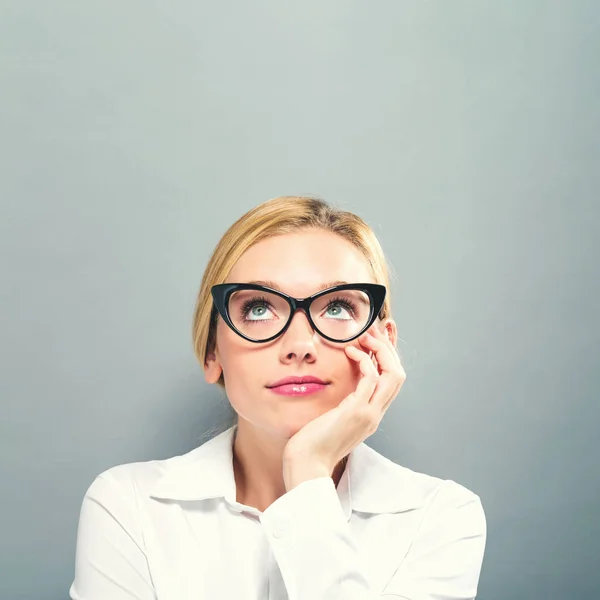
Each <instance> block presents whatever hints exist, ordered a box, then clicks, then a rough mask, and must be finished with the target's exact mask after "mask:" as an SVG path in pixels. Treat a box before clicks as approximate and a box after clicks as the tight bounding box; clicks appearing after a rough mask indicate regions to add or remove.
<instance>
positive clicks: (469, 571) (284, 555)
mask: <svg viewBox="0 0 600 600" xmlns="http://www.w3.org/2000/svg"><path fill="white" fill-rule="evenodd" d="M262 523H263V526H264V527H265V529H266V533H267V537H268V539H269V541H270V543H271V547H272V550H273V553H274V555H275V558H276V560H277V563H278V565H279V568H280V570H281V574H282V577H283V580H284V582H285V585H286V588H287V590H288V594H289V600H330V599H331V598H335V599H336V600H376V599H379V598H389V599H390V600H391V599H392V598H397V599H398V600H472V599H473V598H475V595H476V592H477V583H478V580H479V574H480V570H481V564H482V561H483V552H484V547H485V539H486V524H485V516H484V513H483V509H482V507H481V503H480V501H479V497H478V496H476V495H475V494H473V493H472V492H470V491H468V490H466V489H465V488H463V487H462V486H459V485H458V484H456V483H455V482H453V481H445V482H444V483H443V484H442V485H441V486H440V488H438V490H437V492H436V494H435V496H434V497H433V498H432V500H431V501H430V503H429V505H428V506H427V507H426V508H425V511H424V516H423V520H422V522H421V524H420V527H419V529H418V531H417V534H416V536H415V539H414V540H413V542H412V544H411V547H410V550H409V552H408V554H407V555H406V557H405V558H404V559H403V560H402V557H401V556H399V557H398V563H399V565H398V568H397V570H396V572H395V573H394V575H393V577H392V578H391V580H390V581H389V582H387V584H386V585H385V587H384V589H383V591H381V590H380V589H373V587H372V584H371V583H370V581H369V579H368V575H367V570H366V565H364V564H363V558H362V556H361V555H360V552H359V548H358V545H357V542H356V540H355V539H354V537H353V535H352V532H351V530H350V524H349V523H348V522H347V521H346V518H345V516H344V514H343V511H342V510H341V505H340V503H339V498H338V496H337V492H336V489H335V486H334V483H333V480H332V479H331V478H329V477H320V478H314V479H310V480H306V481H304V482H303V483H301V484H298V485H297V486H296V487H294V488H293V489H291V490H290V491H289V492H287V493H286V494H284V495H283V496H281V497H280V498H278V499H277V500H276V501H275V502H274V503H273V504H271V505H270V506H269V507H268V508H267V509H266V510H265V511H264V513H263V518H262ZM381 543H382V552H388V551H389V552H393V551H394V540H393V539H389V540H386V539H382V540H381Z"/></svg>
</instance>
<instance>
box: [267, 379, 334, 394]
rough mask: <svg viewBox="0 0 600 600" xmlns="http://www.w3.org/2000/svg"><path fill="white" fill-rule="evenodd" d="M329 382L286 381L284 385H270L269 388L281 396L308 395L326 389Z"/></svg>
mask: <svg viewBox="0 0 600 600" xmlns="http://www.w3.org/2000/svg"><path fill="white" fill-rule="evenodd" d="M328 385H329V384H328V383H314V382H307V383H284V384H282V385H275V386H269V387H268V388H267V389H269V390H271V391H272V392H273V393H275V394H279V395H281V396H308V395H310V394H314V393H316V392H320V391H321V390H324V389H325V388H326V387H327V386H328Z"/></svg>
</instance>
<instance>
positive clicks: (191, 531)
mask: <svg viewBox="0 0 600 600" xmlns="http://www.w3.org/2000/svg"><path fill="white" fill-rule="evenodd" d="M234 437H235V426H234V427H232V428H230V429H228V430H226V431H225V432H223V433H221V434H219V435H217V436H215V437H214V438H212V439H211V440H209V441H208V442H206V443H204V444H202V445H201V446H200V447H198V448H196V449H195V450H193V451H191V452H189V453H187V454H185V455H183V456H178V457H174V458H170V459H166V460H157V461H148V462H138V463H130V464H125V465H120V466H117V467H113V468H111V469H108V470H107V471H105V472H104V473H102V474H101V475H99V476H98V477H97V478H96V480H95V481H94V482H93V483H92V485H91V486H90V488H89V489H88V491H87V493H86V495H85V497H84V500H83V506H82V511H81V517H80V522H79V532H78V540H77V563H76V573H75V580H74V582H73V584H72V586H71V590H70V597H71V598H72V600H134V599H135V600H221V599H222V600H229V599H231V600H325V599H326V598H327V599H330V598H335V599H339V600H374V599H375V598H390V599H391V598H397V599H401V598H403V599H406V600H451V599H452V600H459V599H460V600H467V599H472V598H475V595H476V593H477V584H478V580H479V573H480V569H481V563H482V560H483V554H484V547H485V541H486V522H485V516H484V512H483V509H482V506H481V502H480V499H479V497H478V496H477V495H476V494H474V493H473V492H471V491H469V490H468V489H466V488H465V487H463V486H461V485H459V484H458V483H455V482H454V481H452V480H443V479H439V478H436V477H432V476H429V475H425V474H422V473H418V472H415V471H412V470H410V469H408V468H406V467H403V466H401V465H398V464H396V463H394V462H392V461H391V460H389V459H387V458H386V457H384V456H382V455H381V454H379V453H377V452H376V451H375V450H374V449H372V448H371V447H370V446H368V445H367V444H365V443H361V444H360V445H359V446H358V447H357V448H355V449H354V450H353V451H352V452H351V454H350V456H349V459H348V462H347V466H346V469H345V470H344V473H343V475H342V477H341V480H340V482H339V484H338V486H337V488H336V487H335V486H334V483H333V480H332V479H331V478H327V477H323V478H317V479H313V480H311V481H307V482H304V483H302V484H300V485H299V486H297V487H295V488H294V489H292V490H291V491H289V492H287V493H285V494H284V495H282V496H281V497H280V498H278V499H277V500H276V501H275V502H273V503H272V504H271V505H270V506H269V507H268V508H267V509H266V510H264V511H260V510H259V509H257V508H255V507H252V506H248V505H245V504H242V503H240V502H238V501H237V500H236V486H235V479H234V474H233V456H232V448H233V438H234Z"/></svg>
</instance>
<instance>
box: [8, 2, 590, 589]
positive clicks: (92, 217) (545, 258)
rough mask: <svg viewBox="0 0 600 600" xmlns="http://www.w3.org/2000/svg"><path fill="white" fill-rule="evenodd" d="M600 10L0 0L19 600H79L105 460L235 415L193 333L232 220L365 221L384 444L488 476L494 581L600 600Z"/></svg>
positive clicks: (482, 490)
mask: <svg viewBox="0 0 600 600" xmlns="http://www.w3.org/2000/svg"><path fill="white" fill-rule="evenodd" d="M599 22H600V6H599V5H598V3H596V2H593V1H589V2H585V1H574V2H567V1H563V2H558V1H556V2H532V1H525V2H524V1H522V0H520V1H517V0H513V1H510V2H507V1H504V2H487V1H479V2H476V1H472V2H467V1H452V2H451V1H446V2H442V1H440V2H424V1H419V2H401V1H398V0H394V1H387V2H383V1H381V2H352V1H348V0H346V1H343V2H342V1H332V2H315V1H310V2H302V3H285V2H275V1H271V2H267V1H264V0H263V1H256V0H255V1H254V2H248V3H246V2H237V3H228V2H223V3H218V2H216V3H215V2H212V3H209V2H192V1H185V2H183V1H180V2H170V3H166V2H162V3H158V2H151V1H148V0H144V1H143V2H142V1H139V0H138V1H129V2H81V1H79V0H78V1H71V2H66V1H64V2H39V3H34V2H27V1H13V2H6V1H5V2H2V4H1V10H0V65H1V73H0V88H1V94H0V127H1V134H0V144H1V148H0V169H1V172H0V200H1V202H2V210H1V220H0V250H1V252H0V265H1V279H0V286H1V287H0V291H1V299H2V310H1V311H0V319H1V331H2V335H1V337H0V364H1V368H2V376H1V381H0V385H1V388H0V393H1V402H2V405H1V407H2V412H1V415H2V419H1V422H0V428H1V429H0V434H1V435H0V455H1V463H0V485H1V493H0V519H1V520H2V521H1V523H0V531H1V534H0V597H1V598H2V599H6V600H9V599H10V600H12V599H15V598H18V599H24V600H34V599H36V600H37V599H40V598H48V599H51V600H59V599H65V598H66V597H67V592H68V588H69V586H70V584H71V581H72V578H73V567H74V552H75V536H76V529H77V520H78V516H79V508H80V504H81V501H82V498H83V494H84V492H85V490H86V489H87V487H88V485H89V484H90V483H91V482H92V480H93V479H94V477H95V476H96V475H97V474H98V473H99V472H101V471H102V470H104V469H106V468H108V467H110V466H112V465H115V464H120V463H124V462H130V461H136V460H146V459H151V458H165V457H168V456H172V455H174V454H179V453H182V452H186V451H187V450H189V449H191V448H193V447H195V446H197V445H198V444H199V443H200V442H201V441H204V440H205V439H207V437H208V436H210V437H212V435H214V432H215V431H216V430H223V429H224V428H225V427H227V426H228V422H229V419H230V414H231V413H230V408H229V406H228V404H227V401H226V399H225V397H224V396H223V395H222V394H221V393H220V392H219V391H218V390H217V389H215V388H214V387H211V386H208V385H207V384H205V383H204V380H203V374H202V371H201V369H200V366H199V365H197V364H196V362H195V358H194V356H193V353H192V346H191V333H190V323H191V319H192V311H193V306H194V301H195V296H196V293H197V291H198V288H199V284H200V279H201V277H202V272H203V269H204V267H205V265H206V262H207V260H208V256H209V254H210V252H211V251H212V249H213V248H214V245H215V244H216V243H217V241H218V239H219V238H220V236H221V235H222V234H223V232H224V231H225V230H226V228H227V227H228V226H229V225H230V224H231V223H232V222H233V221H234V220H235V219H237V218H238V217H239V216H241V214H243V213H244V212H245V211H246V210H248V209H250V208H251V207H253V206H255V205H256V204H259V203H261V202H263V201H265V200H267V199H269V198H272V197H274V196H278V195H287V194H298V193H312V194H316V195H319V196H322V197H323V198H325V199H326V200H329V201H331V202H333V203H335V204H337V205H338V206H341V207H344V208H347V209H349V210H352V211H355V212H357V213H358V214H360V215H361V216H362V217H363V218H365V219H366V220H367V221H368V222H369V223H370V224H371V225H372V226H373V228H374V229H375V231H376V233H377V235H378V236H379V237H380V239H381V242H382V244H383V246H384V249H385V250H386V252H387V254H388V256H389V258H390V261H391V262H392V264H393V265H394V268H395V271H396V278H395V279H394V283H393V285H392V294H393V296H392V297H393V307H394V311H395V317H396V320H397V322H398V326H399V332H400V335H401V337H402V342H401V343H400V351H401V353H402V356H403V359H404V363H405V367H406V370H407V374H408V379H407V382H406V384H405V386H404V388H403V390H402V392H401V394H400V396H399V397H398V399H397V400H396V401H395V403H394V404H393V405H392V407H391V408H390V409H389V411H388V413H387V414H386V416H385V418H384V420H383V422H382V424H381V427H380V430H379V431H378V432H377V433H376V434H374V435H373V436H372V437H371V438H369V440H368V443H369V445H371V446H372V447H374V448H375V449H376V450H378V451H379V452H381V453H383V454H384V455H386V456H388V457H389V458H391V459H392V460H394V461H396V462H399V463H401V464H404V465H406V466H408V467H410V468H413V469H416V470H420V471H424V472H426V473H429V474H432V475H436V476H440V477H445V478H450V479H454V480H456V481H458V482H460V483H462V484H463V485H465V486H467V487H468V488H470V489H472V490H473V491H475V492H476V493H478V494H479V495H480V496H481V498H482V501H483V505H484V508H485V510H486V515H487V520H488V544H487V550H486V556H485V561H484V565H483V570H482V574H481V580H480V588H479V592H480V593H479V595H478V598H482V599H485V600H505V599H506V598H511V599H513V600H530V599H534V598H536V599H537V598H540V599H544V600H554V599H556V600H564V599H565V598H570V599H586V600H589V599H590V598H597V597H599V596H600V575H599V569H598V560H599V557H600V545H599V541H598V540H599V536H600V522H599V518H598V513H599V507H600V501H599V500H598V494H599V492H600V485H599V477H598V468H597V467H598V460H599V444H600V442H599V440H598V435H597V429H598V422H599V416H600V415H599V408H598V407H599V404H600V403H599V402H598V392H597V386H598V383H599V375H598V360H597V340H598V337H599V334H600V331H599V329H600V328H599V318H598V313H597V311H596V307H597V305H598V285H599V283H598V282H599V279H600V278H599V276H598V269H597V267H596V263H595V261H596V259H597V256H598V251H599V247H598V245H599V243H598V241H597V238H596V236H597V233H598V227H599V225H600V207H599V201H598V187H599V184H600V181H599V179H600V177H599V174H598V173H599V172H600V169H599V165H598V158H599V142H598V139H599V134H600V100H599V94H598V92H599V91H600V69H599V67H598V56H599V52H600V40H599V36H598V25H599Z"/></svg>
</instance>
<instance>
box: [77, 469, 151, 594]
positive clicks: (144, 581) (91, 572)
mask: <svg viewBox="0 0 600 600" xmlns="http://www.w3.org/2000/svg"><path fill="white" fill-rule="evenodd" d="M69 595H70V598H71V600H156V594H155V592H154V587H153V585H152V581H151V578H150V573H149V570H148V563H147V560H146V555H145V552H144V545H143V540H142V535H141V530H140V527H139V524H138V520H137V510H136V505H135V497H134V490H133V488H131V489H128V488H127V487H123V485H122V484H120V483H118V482H117V481H116V480H115V479H114V478H113V477H112V476H111V475H110V473H103V474H102V475H99V476H98V477H97V478H96V479H95V480H94V482H93V483H92V484H91V486H90V487H89V488H88V490H87V492H86V494H85V496H84V498H83V503H82V506H81V513H80V516H79V528H78V531H77V550H76V558H75V579H74V581H73V583H72V585H71V588H70V590H69Z"/></svg>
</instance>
